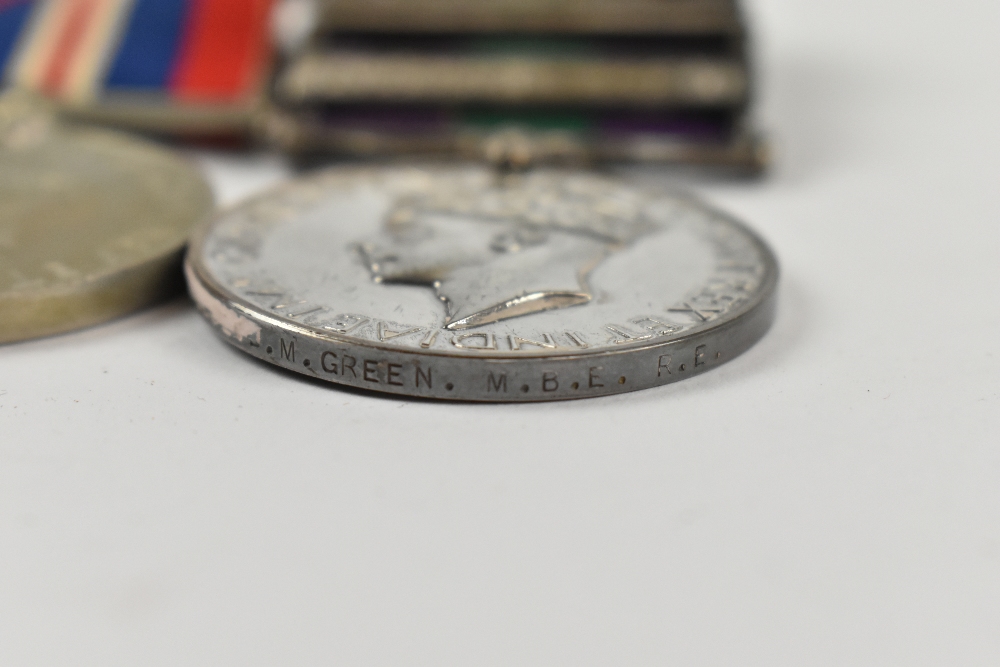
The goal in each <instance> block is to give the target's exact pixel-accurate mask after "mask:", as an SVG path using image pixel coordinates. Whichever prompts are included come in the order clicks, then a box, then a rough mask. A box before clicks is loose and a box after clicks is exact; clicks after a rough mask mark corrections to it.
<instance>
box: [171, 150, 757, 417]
mask: <svg viewBox="0 0 1000 667" xmlns="http://www.w3.org/2000/svg"><path fill="white" fill-rule="evenodd" d="M186 270H187V276H188V284H189V287H190V289H191V293H192V295H193V297H194V299H195V301H196V302H197V303H198V305H199V308H200V310H201V311H202V313H203V314H204V315H205V316H206V317H207V318H208V320H209V321H210V322H211V323H212V324H213V325H214V326H215V327H216V328H217V330H218V331H219V332H220V333H221V334H222V335H223V336H224V337H225V338H226V339H227V340H228V341H229V342H230V343H232V344H233V345H235V346H237V347H239V348H240V349H242V350H244V351H245V352H247V353H249V354H252V355H253V356H256V357H258V358H261V359H264V360H266V361H269V362H271V363H274V364H277V365H279V366H282V367H285V368H288V369H291V370H295V371H297V372H300V373H305V374H307V375H310V376H313V377H316V378H320V379H323V380H327V381H331V382H336V383H340V384H346V385H350V386H353V387H358V388H363V389H371V390H376V391H385V392H391V393H395V394H405V395H411V396H421V397H427V398H440V399H458V400H473V401H541V400H557V399H569V398H583V397H588V396H601V395H607V394H613V393H619V392H624V391H634V390H637V389H644V388H648V387H652V386H656V385H661V384H666V383H669V382H674V381H677V380H681V379H684V378H687V377H691V376H693V375H697V374H700V373H703V372H705V371H707V370H710V369H712V368H714V367H716V366H718V365H719V364H721V363H724V362H725V361H728V360H729V359H731V358H733V357H735V356H736V355H738V354H740V353H741V352H743V351H745V350H746V349H747V348H749V347H750V346H751V345H753V343H754V342H756V341H757V340H758V339H759V338H760V337H761V336H762V335H763V334H764V333H765V332H766V330H767V328H768V326H769V325H770V323H771V320H772V317H773V311H774V307H773V306H774V293H775V286H776V283H777V265H776V262H775V260H774V257H773V255H772V253H771V251H770V250H769V249H768V248H767V246H766V245H765V244H764V243H763V242H762V241H761V240H760V239H759V238H758V237H757V236H756V235H754V234H753V233H752V232H750V231H749V230H748V229H746V228H745V227H743V226H742V225H741V224H739V223H737V222H735V221H733V220H732V219H731V218H729V217H727V216H725V215H724V214H721V213H719V212H716V211H714V210H712V209H710V208H708V207H706V206H705V205H704V204H702V203H700V202H698V201H696V200H694V199H692V198H689V197H686V196H683V195H678V194H676V193H671V192H669V191H666V190H659V189H655V188H649V187H645V186H639V185H633V184H629V183H628V182H624V181H620V180H616V179H613V178H607V177H604V176H600V175H597V174H593V173H588V172H577V171H556V170H551V171H550V170H538V171H532V172H528V173H527V174H515V175H498V174H497V173H496V172H492V171H490V170H488V169H485V168H479V167H466V168H451V169H446V168H427V169H420V168H384V169H357V168H344V169H333V170H328V171H325V172H320V173H319V174H317V175H314V176H312V177H310V178H306V179H301V180H298V181H294V182H292V183H289V184H287V185H285V186H284V187H282V188H279V189H277V190H275V191H273V192H271V193H270V194H267V195H264V196H262V197H259V198H257V199H255V200H252V201H250V202H248V203H246V204H244V205H242V206H240V207H238V208H235V209H233V210H231V211H229V212H227V213H225V214H222V215H221V216H219V217H217V218H216V219H215V220H214V221H213V222H211V223H210V224H208V225H207V226H205V227H204V228H203V229H202V230H200V232H199V233H198V234H197V235H196V237H195V239H194V241H193V243H192V246H191V249H190V250H189V253H188V258H187V265H186Z"/></svg>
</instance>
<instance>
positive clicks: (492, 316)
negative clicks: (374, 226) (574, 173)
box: [357, 173, 659, 330]
mask: <svg viewBox="0 0 1000 667" xmlns="http://www.w3.org/2000/svg"><path fill="white" fill-rule="evenodd" d="M643 201H644V199H643V198H642V197H641V196H640V195H639V194H638V193H636V192H634V191H632V190H628V189H624V188H621V187H618V186H615V185H612V184H609V183H608V182H607V181H604V180H602V179H598V178H588V179H579V180H576V181H572V180H571V181H567V180H565V179H556V178H552V177H550V176H548V175H546V174H545V173H541V174H531V175H528V176H512V177H508V178H507V179H506V180H505V181H502V182H498V183H496V184H495V185H492V186H490V187H487V188H463V187H461V184H460V183H458V184H456V185H455V187H451V188H440V189H437V190H435V191H432V192H422V193H415V194H408V195H404V196H401V197H399V198H398V200H396V201H395V202H394V203H393V205H392V206H391V207H390V209H389V211H388V213H387V214H386V215H385V218H384V220H383V224H382V229H381V230H380V231H379V232H378V233H377V234H375V235H374V236H372V237H370V238H367V239H364V240H362V241H361V242H360V243H358V244H357V249H358V252H359V254H360V256H361V258H362V261H363V262H364V263H365V265H366V266H367V267H368V269H369V271H370V272H371V275H372V278H373V279H374V280H375V281H376V282H379V283H385V284H393V283H395V284H409V285H422V286H426V287H429V288H432V289H433V290H434V291H435V293H436V295H437V297H438V298H439V299H440V300H441V302H442V303H443V305H444V309H445V317H444V327H445V328H447V329H451V330H461V329H469V328H473V327H477V326H482V325H485V324H490V323H494V322H499V321H501V320H506V319H509V318H513V317H520V316H524V315H530V314H533V313H539V312H543V311H547V310H555V309H559V308H568V307H572V306H580V305H584V304H587V303H589V302H590V301H591V300H592V299H593V298H594V293H593V290H592V288H591V286H590V280H589V277H590V274H591V273H592V272H593V270H594V269H595V268H596V267H597V266H598V265H599V264H600V263H601V262H602V261H604V260H605V259H606V258H607V257H609V256H610V255H612V254H614V253H616V252H619V251H621V250H622V249H624V248H626V247H628V246H629V245H630V244H632V243H633V242H635V241H636V240H637V239H639V238H640V237H642V236H644V235H646V234H649V233H651V232H653V231H656V230H657V229H658V228H659V226H658V225H657V224H656V223H654V222H653V221H652V220H650V219H649V217H648V216H647V215H646V212H645V211H644V210H643Z"/></svg>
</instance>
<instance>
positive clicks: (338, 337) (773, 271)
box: [185, 165, 780, 402]
mask: <svg viewBox="0 0 1000 667" xmlns="http://www.w3.org/2000/svg"><path fill="white" fill-rule="evenodd" d="M422 166H423V165H422ZM377 171H378V169H377V168H371V167H367V168H357V167H349V166H348V167H334V168H329V169H325V170H322V171H321V172H318V173H321V174H322V173H328V172H344V173H348V174H354V175H358V174H363V173H365V172H368V173H372V172H377ZM574 173H580V172H574ZM312 176H316V174H315V173H314V174H312V175H311V176H307V177H305V178H304V179H296V180H293V181H291V182H288V183H285V184H282V185H280V186H278V187H276V188H274V189H272V190H270V191H268V192H265V193H262V194H260V195H258V196H256V197H253V198H251V199H250V200H247V201H244V202H242V203H241V204H239V205H237V206H234V207H230V208H228V209H227V210H225V211H222V212H220V213H218V214H217V215H216V216H215V217H214V218H213V219H212V220H210V221H208V222H207V223H206V224H204V225H202V226H200V227H199V228H198V229H197V230H196V232H195V233H194V234H193V235H192V239H191V242H190V244H189V246H188V251H187V255H186V258H185V275H186V277H187V280H188V285H189V291H190V292H191V294H192V297H193V299H194V301H195V303H196V304H197V305H198V307H199V309H200V310H201V311H202V314H203V315H204V316H205V317H206V319H208V321H209V322H210V323H212V324H213V326H214V328H215V329H216V330H217V331H218V332H219V333H220V334H221V335H222V337H223V338H224V339H225V340H227V342H229V343H230V344H232V345H234V346H236V347H237V348H239V349H242V350H243V351H245V352H247V353H249V354H250V355H251V356H254V357H256V358H258V359H261V360H263V361H266V362H269V363H272V364H274V365H277V366H279V367H281V368H285V369H287V370H291V371H294V372H298V373H301V374H304V375H306V376H308V377H313V378H316V379H319V380H321V381H326V382H332V383H334V384H338V385H343V386H349V387H354V388H359V389H362V390H366V391H375V392H382V393H390V394H394V395H406V396H412V397H418V398H430V399H444V400H452V401H456V400H457V401H469V402H536V401H552V400H568V399H580V398H587V397H591V396H600V395H611V394H617V393H625V392H630V391H637V390H641V389H645V388H649V387H653V386H659V385H664V384H669V383H671V382H674V381H679V380H681V379H685V378H687V377H692V376H693V375H696V374H700V373H702V372H705V371H706V370H710V369H711V368H714V367H716V366H718V365H720V364H721V363H724V362H725V361H729V360H731V359H733V358H735V357H736V356H738V355H739V354H742V352H744V351H746V350H747V349H749V348H750V347H752V346H753V344H755V343H756V342H757V341H758V340H759V339H760V338H761V337H763V335H764V334H765V333H766V332H767V330H768V329H769V328H770V325H771V323H772V321H773V318H774V311H775V302H776V295H777V285H778V279H779V273H780V269H779V266H778V262H777V259H776V257H775V255H774V253H773V251H772V250H771V249H770V247H769V246H768V245H767V243H766V242H765V241H764V240H763V238H762V237H761V236H760V235H758V234H757V233H756V232H755V231H753V230H752V229H750V228H749V227H747V226H746V225H745V224H744V223H742V222H741V221H739V220H737V219H735V218H734V217H733V216H731V215H729V214H727V213H724V212H722V211H719V210H718V209H717V208H715V207H713V206H710V205H708V204H706V203H705V202H703V201H702V200H701V199H698V198H695V197H686V199H687V200H689V201H692V202H694V203H695V205H696V206H697V207H698V208H699V209H701V210H702V211H703V212H705V213H708V214H711V215H712V216H714V217H715V218H717V219H719V220H721V221H723V222H724V224H727V225H729V226H731V227H732V228H734V229H735V231H737V232H738V233H740V234H742V235H743V236H744V237H745V238H746V239H747V240H749V241H750V243H751V244H752V246H753V248H754V250H755V251H756V252H757V253H758V256H759V257H760V265H761V266H762V269H763V270H762V273H761V277H760V280H759V285H758V287H757V289H756V290H755V292H754V293H753V294H752V295H750V296H749V297H748V298H747V299H746V300H745V301H743V302H742V303H741V304H740V305H739V306H738V307H737V308H734V309H732V310H730V311H728V312H726V313H724V314H722V315H721V316H720V317H718V318H715V319H712V320H709V321H706V322H702V323H700V324H696V325H694V326H692V327H690V328H688V329H685V330H684V331H682V332H680V333H678V334H676V335H675V336H672V337H667V338H663V337H661V338H659V339H656V338H653V339H652V340H641V341H636V342H633V343H625V344H622V345H620V346H616V347H608V346H601V347H597V348H594V349H589V350H583V349H581V350H573V351H571V352H562V353H559V352H556V353H554V352H553V351H552V350H544V349H542V350H520V351H517V352H513V351H503V350H482V351H479V352H476V353H474V354H456V353H454V352H451V351H449V350H442V349H415V348H409V347H400V346H395V345H389V344H385V343H383V342H380V341H375V340H369V339H364V338H358V337H353V336H350V335H347V334H341V333H337V332H334V331H330V330H325V329H318V328H315V327H312V326H309V325H308V324H305V323H302V322H297V321H294V320H291V319H287V318H284V317H282V316H281V315H278V314H275V313H271V312H268V311H266V310H265V309H264V308H263V307H262V306H259V305H256V304H253V303H251V302H249V301H248V300H247V299H245V298H244V297H242V296H240V295H239V294H236V293H235V292H234V291H233V290H230V289H227V288H226V287H224V286H223V285H222V284H221V283H220V282H219V281H218V280H216V278H215V277H214V276H213V275H212V272H211V270H210V269H209V268H208V267H207V265H206V264H205V261H204V258H205V252H204V250H205V244H206V243H207V241H208V238H209V236H210V235H211V233H212V231H213V229H214V228H215V224H216V223H217V222H219V221H222V220H223V219H225V217H226V216H227V215H229V214H232V213H233V212H235V211H237V210H239V209H242V208H244V207H251V206H253V205H254V204H255V203H257V202H261V201H267V200H268V199H271V198H278V197H281V196H282V195H284V194H285V193H287V192H289V191H294V188H295V187H296V185H297V184H300V183H302V182H303V180H308V179H309V178H310V177H312ZM614 180H617V181H619V182H623V183H627V179H621V178H615V179H614ZM664 194H665V195H666V194H668V192H666V191H665V192H664ZM219 308H221V309H223V310H224V311H226V312H227V313H228V314H230V315H232V316H234V317H236V318H237V319H239V320H244V321H246V322H249V323H250V326H251V327H254V328H256V329H257V331H258V333H257V334H256V335H257V336H258V342H257V343H253V342H252V341H250V340H249V338H250V337H249V336H238V335H235V334H234V333H233V332H232V331H227V330H226V327H225V326H224V325H222V324H221V323H220V322H219V319H218V314H219V310H218V309H219ZM743 329H747V330H748V331H749V337H748V338H747V339H746V340H742V341H740V342H739V344H738V345H736V346H735V347H736V348H738V349H735V350H734V351H733V352H732V353H729V352H727V353H726V355H725V359H721V360H720V358H721V355H722V352H721V351H719V358H715V359H712V360H711V361H712V362H718V363H710V364H709V363H707V362H705V363H701V362H699V360H698V359H695V360H694V362H693V363H692V364H691V369H690V371H689V372H687V374H686V375H684V376H683V377H678V376H676V375H673V374H672V375H671V377H668V378H663V377H659V376H658V379H657V381H655V382H651V383H642V384H641V385H639V386H636V385H635V384H633V383H630V382H628V376H621V377H620V378H619V379H620V380H622V382H621V383H620V384H618V383H616V384H615V385H614V386H613V387H611V386H606V385H602V387H603V389H604V390H603V391H599V392H592V393H590V394H587V393H582V392H576V393H573V394H562V392H560V395H539V394H538V393H537V392H528V391H526V392H525V394H523V395H521V394H515V395H507V396H502V397H499V396H485V395H471V394H469V393H462V392H455V391H454V389H455V387H454V383H453V382H448V383H447V385H446V387H447V389H446V391H445V392H438V391H434V392H433V393H428V392H419V391H416V389H419V382H418V383H417V385H416V387H415V389H414V390H410V389H408V388H406V387H400V386H389V385H386V384H385V383H382V384H380V385H379V386H365V384H364V383H354V382H350V381H346V380H343V379H340V376H339V375H338V376H337V377H331V376H330V375H329V374H320V372H319V368H318V367H319V366H321V364H319V363H318V362H317V363H309V361H306V362H305V363H304V364H303V363H296V362H295V361H294V359H293V363H291V364H289V363H284V361H283V360H282V358H281V354H280V353H278V352H277V351H276V345H275V344H272V345H266V344H265V342H264V338H265V337H266V336H272V335H273V336H278V337H279V338H281V334H284V335H285V336H294V337H296V338H295V340H294V341H293V343H294V342H297V341H299V339H300V338H302V339H304V341H305V342H307V343H308V344H312V345H336V346H340V347H343V348H349V349H353V350H356V353H357V354H358V355H359V356H360V355H363V354H364V353H380V354H383V355H398V357H399V358H400V359H410V360H412V362H413V363H416V365H417V366H418V367H419V364H420V361H421V360H436V362H438V363H440V362H448V363H456V364H460V365H465V366H468V369H467V370H466V371H465V372H464V373H463V375H475V374H477V369H476V367H477V366H479V367H480V368H479V369H478V371H479V373H478V374H480V375H482V374H485V373H490V369H491V368H492V369H493V371H494V372H495V371H496V370H497V369H498V368H501V367H505V366H510V365H513V364H517V363H518V362H524V363H527V364H534V365H538V364H541V363H542V362H546V363H548V364H550V365H551V364H559V365H565V364H573V363H592V362H594V361H595V360H597V361H599V360H603V359H608V360H610V359H615V358H621V357H623V355H626V356H627V357H631V358H638V357H640V356H648V355H649V354H650V353H652V354H654V355H655V354H656V353H657V352H658V351H663V350H668V349H671V350H675V349H681V348H684V347H685V346H691V345H692V344H693V343H702V342H705V341H708V340H710V339H713V338H716V337H721V336H724V335H726V334H728V333H731V332H733V331H734V330H735V331H736V334H737V337H738V334H739V333H740V332H741V331H742V330H743ZM282 340H284V339H283V338H282ZM302 347H303V346H302V344H301V343H300V344H299V349H302ZM695 348H697V346H695ZM693 349H694V348H693ZM698 349H700V348H698ZM267 350H270V352H267ZM320 354H322V353H320ZM314 356H315V355H314ZM380 363H382V362H380ZM386 363H389V362H386ZM383 365H384V364H383ZM389 365H395V366H398V364H391V363H389ZM700 366H707V367H706V368H701V369H700V370H699V369H698V367H700ZM682 367H683V364H682ZM345 372H346V371H345ZM490 376H492V373H490ZM484 377H485V375H484ZM369 382H371V381H370V380H369ZM390 384H391V383H390ZM571 386H572V387H573V388H574V390H575V389H576V385H575V384H572V385H571ZM525 387H526V385H525V386H522V387H521V388H522V389H525Z"/></svg>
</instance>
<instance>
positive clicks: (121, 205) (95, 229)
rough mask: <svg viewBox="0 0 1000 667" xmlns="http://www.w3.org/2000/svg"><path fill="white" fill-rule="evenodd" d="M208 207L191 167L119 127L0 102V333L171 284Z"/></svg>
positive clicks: (50, 330)
mask: <svg viewBox="0 0 1000 667" xmlns="http://www.w3.org/2000/svg"><path fill="white" fill-rule="evenodd" d="M211 207H212V195H211V192H210V191H209V188H208V185H207V183H206V182H205V181H204V179H203V177H202V176H201V174H200V172H199V171H198V169H197V168H196V167H195V166H194V165H192V164H188V163H187V162H186V161H185V160H183V159H181V158H179V157H177V156H175V155H173V154H172V153H170V152H168V151H166V150H164V149H162V148H158V147H156V146H154V145H152V144H148V143H146V142H141V141H137V140H135V139H132V138H129V137H127V136H124V135H120V134H115V133H111V132H105V131H100V130H95V129H86V128H80V127H76V126H72V125H65V124H62V123H60V122H59V121H58V120H57V119H56V117H55V116H54V115H53V114H52V113H50V112H49V111H48V110H47V109H46V108H44V107H42V106H39V105H38V103H36V102H35V101H34V100H32V99H31V98H29V97H26V96H24V95H21V94H19V93H12V94H8V95H6V96H5V97H4V98H3V99H2V100H0V342H8V341H13V340H21V339H25V338H33V337H37V336H44V335H48V334H54V333H60V332H63V331H69V330H71V329H76V328H79V327H84V326H88V325H91V324H96V323H98V322H102V321H104V320H107V319H110V318H113V317H116V316H118V315H122V314H124V313H127V312H129V311H132V310H134V309H136V308H139V307H141V306H143V305H145V304H147V303H150V302H151V301H155V300H156V299H158V298H161V297H162V296H164V295H165V294H167V293H169V292H171V291H173V290H175V289H176V288H177V287H178V286H179V280H178V278H179V271H178V267H179V261H180V254H181V250H182V248H183V246H184V242H185V240H186V237H187V235H188V233H189V232H190V230H191V228H192V226H193V225H194V224H195V223H197V222H198V221H200V220H201V219H202V218H203V217H205V216H206V215H207V214H208V213H209V212H210V210H211Z"/></svg>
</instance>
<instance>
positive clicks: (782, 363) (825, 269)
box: [0, 0, 1000, 667]
mask: <svg viewBox="0 0 1000 667" xmlns="http://www.w3.org/2000/svg"><path fill="white" fill-rule="evenodd" d="M749 10H750V15H751V18H752V19H753V25H754V29H755V32H756V35H757V42H758V46H759V51H758V56H759V58H758V60H759V65H760V68H761V72H762V75H763V86H762V91H761V100H760V102H761V117H762V120H763V121H764V124H765V125H766V126H767V127H768V128H770V129H771V130H772V132H773V134H774V137H775V139H776V143H777V146H778V150H779V155H778V159H777V164H776V166H775V168H774V170H773V172H772V174H771V175H770V177H769V178H767V179H766V180H764V181H762V182H735V183H734V182H729V183H725V182H723V183H714V184H706V183H701V184H699V185H698V186H697V187H698V189H699V190H701V191H702V192H703V193H704V194H705V195H706V197H708V198H709V199H710V200H711V201H714V202H715V203H717V204H719V205H721V206H722V207H723V208H726V209H728V210H730V211H732V212H733V213H736V214H737V215H739V216H740V217H742V218H744V219H746V220H747V221H749V222H750V223H751V224H752V225H754V226H755V227H756V228H757V229H758V230H760V231H761V232H762V233H763V235H764V236H765V237H766V238H768V239H769V240H770V241H771V242H772V244H773V246H774V248H775V250H776V251H777V253H778V255H779V257H780V259H781V260H782V264H783V279H782V285H781V297H780V315H779V318H778V320H777V323H776V325H775V327H774V329H773V330H772V332H771V333H770V334H769V335H768V336H767V337H766V338H765V339H764V340H763V341H762V342H761V343H760V344H758V345H757V346H756V347H755V348H754V349H752V350H751V351H750V352H749V353H747V354H746V355H744V356H743V357H741V358H739V359H737V360H735V361H733V362H731V363H729V364H727V365H725V366H723V367H720V368H719V369H717V370H714V371H712V372H711V373H709V374H707V375H704V376H701V377H699V378H696V379H692V380H688V381H685V382H682V383H679V384H675V385H671V386H668V387H664V388H660V389H655V390H651V391H645V392H641V393H635V394H628V395H623V396H619V397H614V398H605V399H599V400H591V401H584V402H574V403H562V404H549V405H520V406H519V405H514V406H477V405H444V404H442V405H439V404H434V403H424V402H420V403H418V402H407V401H404V400H399V399H396V398H382V397H379V396H376V395H368V394H361V393H355V392H347V391H342V390H338V389H336V388H332V387H330V388H328V387H326V386H321V385H318V384H314V383H310V382H306V381H301V380H299V379H298V378H297V377H295V376H292V375H290V374H286V373H282V372H278V371H275V370H274V369H272V368H271V367H268V366H266V365H264V364H262V363H258V362H255V361H252V360H251V359H249V358H248V357H245V356H244V355H242V354H240V353H239V352H238V351H235V350H233V349H231V348H230V347H229V346H227V345H226V344H225V343H224V342H222V341H221V340H219V339H217V338H215V337H214V336H213V335H212V333H211V330H210V329H209V327H208V326H207V325H206V324H205V323H204V322H203V321H202V320H201V318H200V317H199V316H198V315H197V313H196V312H195V310H194V309H193V308H192V306H191V305H190V304H189V303H188V302H187V301H185V300H177V301H175V302H173V303H170V304H168V305H165V306H162V307H159V308H156V309H153V310H149V311H146V312H144V313H142V314H139V315H136V316H133V317H129V318H127V319H124V320H121V321H118V322H115V323H112V324H109V325H105V326H101V327H97V328H94V329H91V330H88V331H84V332H81V333H76V334H72V335H66V336H60V337H56V338H52V339H48V340H41V341H35V342H29V343H23V344H17V345H8V346H4V347H0V665H4V666H7V665H11V666H21V665H100V666H102V667H107V666H112V665H129V666H133V665H143V666H147V665H148V666H153V665H169V666H171V667H175V666H177V665H185V666H186V665H240V666H244V665H269V666H270V665H379V666H387V665H407V666H410V665H435V666H442V665H477V666H478V665H572V666H574V667H577V666H583V665H685V666H687V665H740V666H741V667H742V666H746V665H796V666H798V665H852V666H853V665H879V666H883V665H907V666H913V665H962V666H963V667H964V666H970V665H997V664H1000V363H998V355H1000V335H998V334H1000V289H998V288H1000V194H998V190H1000V140H998V139H1000V130H998V127H1000V78H998V68H1000V3H998V2H997V1H996V0H953V1H952V2H940V1H939V2H930V1H928V0H839V1H837V2H816V1H812V2H805V1H798V2H795V1H792V0H759V1H757V2H753V3H752V4H750V5H749ZM205 162H206V164H207V166H208V167H209V171H210V173H211V176H212V177H213V179H214V182H215V183H216V185H217V186H218V188H219V192H220V196H221V197H222V199H223V200H225V201H233V200H235V199H237V198H238V197H239V196H240V195H241V194H243V193H245V192H249V191H252V190H255V189H257V188H259V187H260V186H261V185H263V184H264V183H266V182H269V181H273V180H275V179H278V178H281V177H282V176H283V174H284V173H285V171H284V168H283V167H282V165H281V163H280V162H278V161H276V160H275V159H273V158H267V157H257V158H248V159H243V158H238V157H232V156H216V157H207V158H205Z"/></svg>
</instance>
